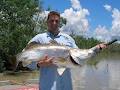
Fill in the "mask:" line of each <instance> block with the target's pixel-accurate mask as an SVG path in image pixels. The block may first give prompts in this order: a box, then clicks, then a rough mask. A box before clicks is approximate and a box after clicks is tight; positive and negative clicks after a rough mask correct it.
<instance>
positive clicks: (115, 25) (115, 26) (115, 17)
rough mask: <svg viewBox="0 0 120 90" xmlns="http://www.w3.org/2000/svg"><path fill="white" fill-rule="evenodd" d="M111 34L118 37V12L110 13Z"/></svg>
mask: <svg viewBox="0 0 120 90" xmlns="http://www.w3.org/2000/svg"><path fill="white" fill-rule="evenodd" d="M112 18H113V21H112V33H114V34H116V35H120V10H118V9H116V8H115V9H113V11H112Z"/></svg>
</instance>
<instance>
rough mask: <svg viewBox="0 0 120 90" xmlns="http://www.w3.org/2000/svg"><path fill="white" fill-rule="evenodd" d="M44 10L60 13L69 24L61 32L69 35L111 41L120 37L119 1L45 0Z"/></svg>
mask: <svg viewBox="0 0 120 90" xmlns="http://www.w3.org/2000/svg"><path fill="white" fill-rule="evenodd" d="M42 2H43V4H42V6H43V9H44V11H45V12H46V14H47V13H48V12H47V11H46V10H47V9H48V7H50V8H51V10H56V11H58V12H60V14H61V16H62V17H64V18H66V20H67V24H66V25H64V26H63V27H62V28H61V30H62V31H64V32H65V33H67V34H71V33H73V34H76V35H83V36H85V37H94V38H97V39H98V40H101V41H109V40H110V39H112V37H113V36H119V37H120V5H119V3H120V1H119V0H43V1H42Z"/></svg>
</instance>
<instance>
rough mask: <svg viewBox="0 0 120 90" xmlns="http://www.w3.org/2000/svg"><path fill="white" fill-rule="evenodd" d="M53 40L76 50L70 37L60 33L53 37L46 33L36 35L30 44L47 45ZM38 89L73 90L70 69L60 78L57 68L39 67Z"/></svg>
mask: <svg viewBox="0 0 120 90" xmlns="http://www.w3.org/2000/svg"><path fill="white" fill-rule="evenodd" d="M53 39H54V40H55V41H57V43H59V44H62V45H66V46H69V47H73V48H78V47H77V46H76V44H75V41H74V40H73V39H72V37H70V36H69V35H67V34H64V33H61V32H60V33H59V34H58V35H57V36H53V35H52V34H51V33H48V32H47V33H42V34H38V35H36V36H35V37H34V38H32V39H31V40H30V42H37V43H40V44H47V43H50V41H51V40H53ZM30 42H29V43H30ZM39 88H40V90H73V89H72V81H71V73H70V69H66V70H65V71H64V73H63V74H62V75H61V76H60V75H59V74H58V72H57V67H55V66H49V67H40V81H39Z"/></svg>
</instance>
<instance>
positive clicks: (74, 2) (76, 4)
mask: <svg viewBox="0 0 120 90" xmlns="http://www.w3.org/2000/svg"><path fill="white" fill-rule="evenodd" d="M70 1H71V4H72V8H74V9H81V6H80V2H79V0H70Z"/></svg>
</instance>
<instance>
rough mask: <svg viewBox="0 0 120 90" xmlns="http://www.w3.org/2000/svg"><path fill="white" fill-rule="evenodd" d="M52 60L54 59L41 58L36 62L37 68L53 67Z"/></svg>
mask: <svg viewBox="0 0 120 90" xmlns="http://www.w3.org/2000/svg"><path fill="white" fill-rule="evenodd" d="M53 59H54V57H51V58H49V57H48V56H47V55H46V56H44V57H43V59H41V60H40V61H38V63H37V66H38V67H43V66H45V67H46V66H51V65H53Z"/></svg>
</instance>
